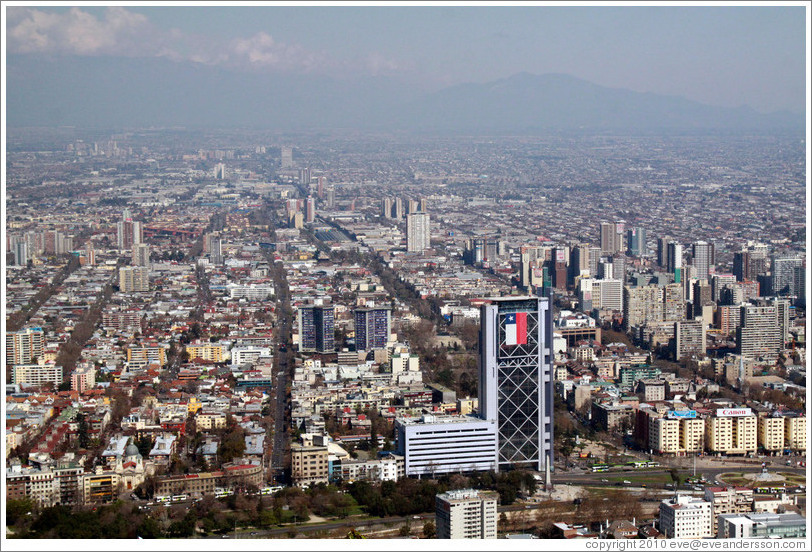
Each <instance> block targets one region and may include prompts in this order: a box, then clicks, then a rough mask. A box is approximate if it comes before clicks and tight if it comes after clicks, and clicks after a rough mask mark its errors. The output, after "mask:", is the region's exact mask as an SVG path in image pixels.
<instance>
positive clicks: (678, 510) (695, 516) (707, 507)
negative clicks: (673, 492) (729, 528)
mask: <svg viewBox="0 0 812 552" xmlns="http://www.w3.org/2000/svg"><path fill="white" fill-rule="evenodd" d="M660 532H661V533H663V534H664V535H665V536H666V538H669V539H704V538H708V537H713V536H714V530H713V511H712V506H711V503H710V502H708V501H707V500H702V499H701V498H694V497H692V496H688V495H677V496H675V497H673V498H669V499H666V500H663V501H662V502H661V503H660Z"/></svg>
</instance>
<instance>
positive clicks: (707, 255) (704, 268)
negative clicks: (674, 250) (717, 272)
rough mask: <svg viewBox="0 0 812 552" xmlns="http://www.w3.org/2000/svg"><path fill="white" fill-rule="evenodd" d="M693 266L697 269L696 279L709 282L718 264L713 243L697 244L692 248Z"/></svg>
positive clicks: (700, 242)
mask: <svg viewBox="0 0 812 552" xmlns="http://www.w3.org/2000/svg"><path fill="white" fill-rule="evenodd" d="M692 251H693V257H694V260H693V264H694V266H695V267H696V277H697V278H698V279H700V280H709V279H710V272H711V268H712V267H713V265H714V264H715V262H716V259H715V258H714V247H713V244H712V243H708V242H705V241H698V242H695V243H694V244H693V246H692Z"/></svg>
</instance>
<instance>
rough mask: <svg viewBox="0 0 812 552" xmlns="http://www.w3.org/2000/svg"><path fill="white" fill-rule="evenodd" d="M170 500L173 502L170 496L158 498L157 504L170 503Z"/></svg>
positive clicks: (156, 498)
mask: <svg viewBox="0 0 812 552" xmlns="http://www.w3.org/2000/svg"><path fill="white" fill-rule="evenodd" d="M170 500H171V497H169V496H156V497H155V502H169V501H170Z"/></svg>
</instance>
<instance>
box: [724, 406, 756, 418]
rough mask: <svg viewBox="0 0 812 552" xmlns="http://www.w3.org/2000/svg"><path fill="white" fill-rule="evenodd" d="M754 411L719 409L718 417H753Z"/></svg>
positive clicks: (746, 409) (747, 409)
mask: <svg viewBox="0 0 812 552" xmlns="http://www.w3.org/2000/svg"><path fill="white" fill-rule="evenodd" d="M752 414H753V411H752V410H751V409H749V408H717V409H716V416H717V417H719V418H733V417H739V416H751V415H752Z"/></svg>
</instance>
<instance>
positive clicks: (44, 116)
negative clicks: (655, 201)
mask: <svg viewBox="0 0 812 552" xmlns="http://www.w3.org/2000/svg"><path fill="white" fill-rule="evenodd" d="M6 82H7V88H6V90H7V91H6V102H7V118H6V121H7V125H8V126H10V127H23V126H77V127H86V128H121V127H156V126H158V127H160V126H186V127H189V128H203V127H210V128H212V127H213V128H218V127H219V128H228V127H231V128H235V127H250V128H267V129H278V130H284V131H299V130H311V129H325V130H326V129H357V130H404V131H415V132H421V131H422V132H440V133H543V132H550V131H629V132H659V131H662V132H670V131H673V132H697V131H699V132H704V131H709V132H710V131H725V132H731V131H732V132H740V131H741V132H744V131H785V130H790V131H795V130H798V131H802V130H803V128H804V119H805V117H804V115H803V114H800V113H791V112H787V111H781V112H775V113H759V112H757V111H755V110H753V109H751V108H749V107H746V106H744V107H739V108H726V107H717V106H710V105H706V104H702V103H699V102H695V101H692V100H688V99H685V98H681V97H676V96H665V95H660V94H653V93H640V92H634V91H631V90H625V89H620V88H608V87H605V86H600V85H597V84H594V83H591V82H588V81H586V80H582V79H578V78H576V77H573V76H570V75H565V74H545V75H532V74H529V73H519V74H516V75H513V76H511V77H508V78H505V79H499V80H495V81H492V82H487V83H482V84H478V83H469V84H460V85H456V86H451V87H448V88H444V89H442V90H439V91H435V92H425V91H422V90H420V89H418V88H416V87H413V86H409V85H407V84H404V83H403V82H400V81H398V80H396V79H394V78H388V77H365V78H349V77H347V78H337V77H326V76H318V75H294V74H267V73H256V72H244V71H243V72H239V71H235V70H229V69H226V68H222V67H215V66H209V65H202V64H189V63H176V62H172V61H169V60H164V59H146V58H109V57H108V58H104V57H45V56H34V55H9V56H8V58H7V71H6Z"/></svg>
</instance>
